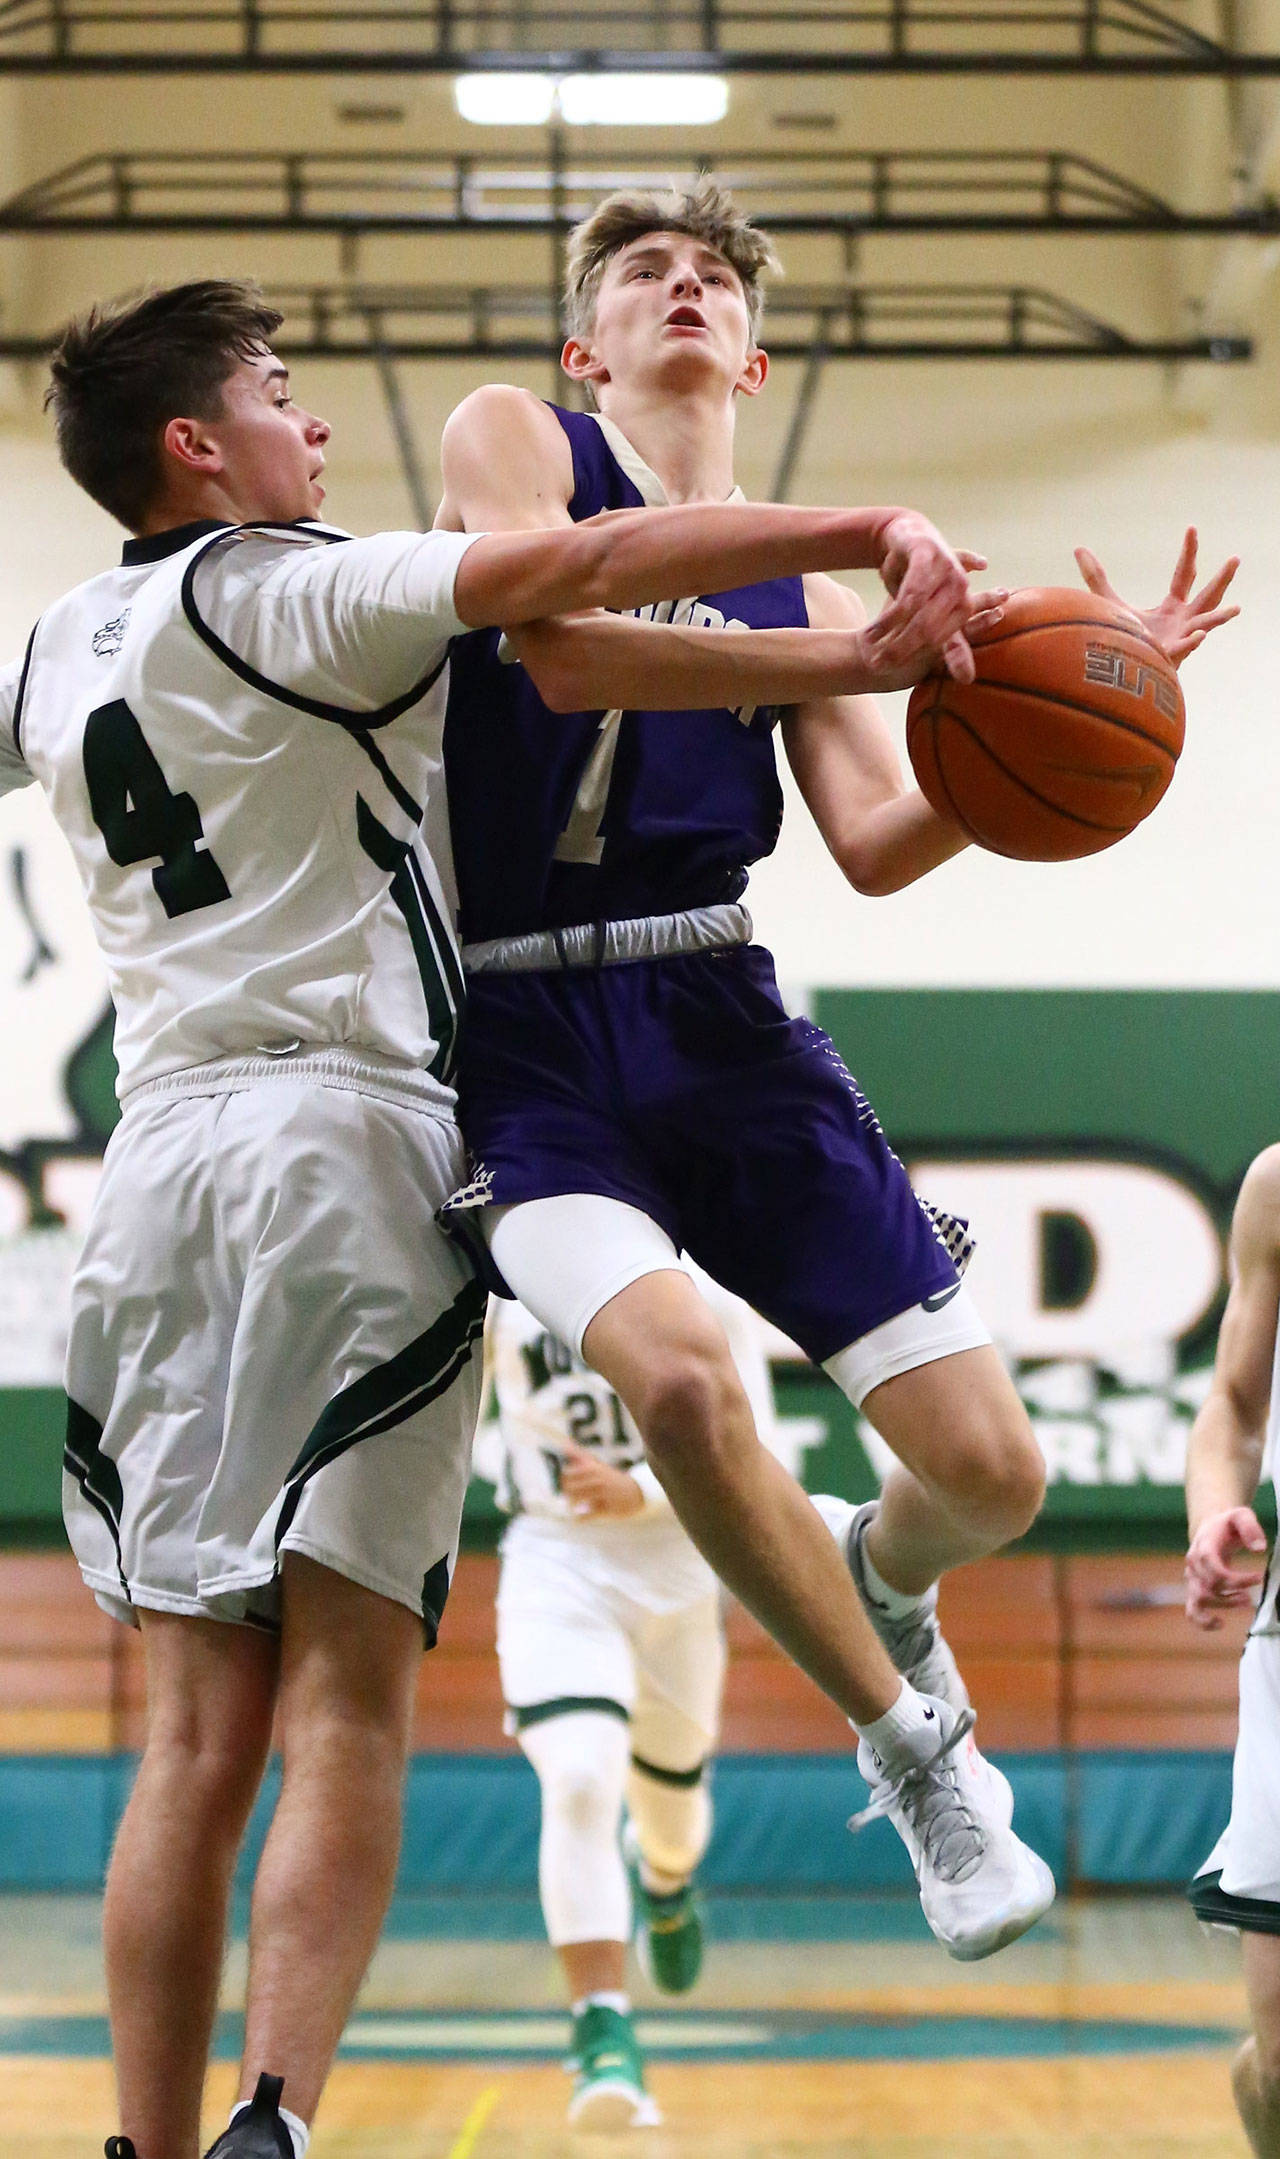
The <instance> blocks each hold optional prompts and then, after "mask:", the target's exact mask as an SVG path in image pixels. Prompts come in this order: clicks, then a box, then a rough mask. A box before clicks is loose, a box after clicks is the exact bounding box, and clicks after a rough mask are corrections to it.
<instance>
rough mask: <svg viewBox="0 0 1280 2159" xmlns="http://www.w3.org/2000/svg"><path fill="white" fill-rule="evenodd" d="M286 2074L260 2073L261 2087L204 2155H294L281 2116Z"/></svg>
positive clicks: (230, 2158)
mask: <svg viewBox="0 0 1280 2159" xmlns="http://www.w3.org/2000/svg"><path fill="white" fill-rule="evenodd" d="M283 2090H284V2078H283V2077H269V2076H265V2075H263V2076H260V2077H259V2078H258V2088H257V2090H256V2091H255V2093H254V2095H253V2098H252V2099H251V2100H250V2102H249V2105H248V2107H247V2108H246V2110H245V2112H244V2113H243V2114H237V2116H236V2118H235V2120H234V2121H233V2122H232V2124H231V2127H230V2128H229V2129H224V2130H223V2132H222V2135H221V2136H220V2137H219V2138H218V2141H217V2143H216V2144H211V2145H210V2146H209V2149H208V2151H207V2152H206V2153H205V2159H293V2138H292V2137H291V2136H290V2134H289V2129H288V2124H287V2123H285V2122H282V2121H281V2119H280V2094H281V2092H282V2091H283Z"/></svg>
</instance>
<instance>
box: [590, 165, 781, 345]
mask: <svg viewBox="0 0 1280 2159" xmlns="http://www.w3.org/2000/svg"><path fill="white" fill-rule="evenodd" d="M647 232H684V233H688V235H689V237H690V239H693V240H701V241H702V242H703V244H704V245H705V246H707V247H713V248H714V249H715V251H716V253H717V254H718V255H723V256H724V259H725V261H726V262H727V263H729V264H730V265H731V266H732V268H733V269H735V270H736V271H737V273H738V276H739V277H740V278H741V280H742V289H743V292H744V293H745V295H746V301H747V316H748V321H749V323H750V327H751V335H752V338H753V339H754V338H757V337H758V336H759V333H760V323H761V319H762V317H763V314H764V284H763V279H764V278H765V276H766V275H767V274H768V273H769V272H771V271H772V272H778V271H780V270H781V268H782V264H781V263H780V261H779V260H778V254H777V250H776V249H775V247H774V244H773V242H772V240H771V239H770V238H769V235H768V233H767V232H762V231H761V230H760V227H759V226H758V225H753V224H752V223H751V220H750V218H748V217H746V216H744V214H743V212H742V211H741V210H739V208H738V207H737V204H736V203H735V202H734V200H733V197H732V195H730V193H729V191H728V189H727V188H723V187H721V186H720V184H719V182H718V181H717V180H714V179H712V177H711V175H710V173H703V175H702V177H701V179H700V180H698V181H697V182H696V184H695V185H694V186H693V187H691V188H686V189H684V190H683V191H681V190H679V189H676V188H673V189H672V190H671V191H670V193H668V194H656V193H653V194H651V193H648V192H645V191H642V190H637V191H635V192H631V191H627V190H623V191H621V192H619V193H618V194H616V195H606V196H605V199H604V201H603V202H602V203H599V204H597V206H596V208H595V209H594V210H593V211H592V213H591V215H590V217H588V218H584V219H583V221H582V223H581V224H580V225H576V226H575V227H574V230H573V232H572V233H571V234H570V236H569V249H568V256H567V259H566V264H565V281H564V298H565V319H566V321H567V323H568V326H569V329H570V332H571V333H572V335H573V336H575V337H585V336H586V335H587V334H588V333H589V332H590V329H591V325H592V322H593V321H594V319H595V311H596V301H597V299H598V297H599V293H600V280H601V278H602V277H603V276H604V272H605V265H606V264H607V263H608V262H609V260H610V258H611V257H612V256H614V255H616V254H617V252H618V250H619V248H623V247H627V246H629V245H630V243H631V241H632V240H640V239H643V237H644V235H645V233H647Z"/></svg>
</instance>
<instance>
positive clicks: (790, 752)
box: [782, 577, 995, 897]
mask: <svg viewBox="0 0 1280 2159" xmlns="http://www.w3.org/2000/svg"><path fill="white" fill-rule="evenodd" d="M804 589H805V602H806V605H807V607H808V611H809V620H810V622H811V623H812V624H813V626H814V627H813V628H812V630H810V632H809V633H808V634H809V635H810V636H813V637H815V638H819V637H824V636H826V635H830V634H834V633H835V631H836V630H837V629H838V628H839V627H844V628H845V629H846V630H847V629H851V628H852V627H853V626H854V625H856V624H860V623H862V622H864V621H865V619H866V614H865V609H864V608H863V605H862V602H861V601H860V600H859V598H858V596H857V594H856V593H854V592H851V591H850V590H849V589H848V587H847V586H845V585H840V584H837V583H836V581H835V579H834V578H830V577H806V579H805V588H804ZM994 597H995V596H994V595H993V598H994ZM782 740H783V745H784V747H785V749H786V753H787V761H788V763H789V764H790V766H791V769H792V771H793V772H794V774H795V777H796V783H797V785H798V786H799V789H800V792H801V794H802V795H803V796H804V799H805V802H806V803H807V804H808V807H809V811H810V814H811V815H812V817H813V820H814V822H815V824H816V825H817V827H818V830H819V831H820V832H821V834H822V837H823V839H824V840H825V842H826V844H827V847H828V849H829V850H830V852H831V854H832V856H833V857H834V858H835V860H836V862H837V863H838V864H839V866H840V868H841V870H842V871H843V873H844V875H845V877H847V878H848V880H849V883H850V884H851V885H853V886H854V887H855V889H856V890H857V891H859V892H863V893H866V894H869V895H873V896H877V897H878V896H883V895H885V894H887V893H890V892H898V891H900V890H901V889H902V888H903V886H904V885H909V884H913V883H914V882H915V880H916V879H917V878H918V877H923V876H925V875H926V874H927V873H928V871H930V870H933V869H937V867H938V865H939V864H940V863H942V862H947V861H949V860H950V858H951V857H952V856H953V855H956V854H959V852H960V850H961V848H962V847H966V846H967V845H968V840H967V838H966V836H965V834H964V833H963V832H962V831H961V829H960V827H959V826H958V825H955V824H952V823H951V822H950V821H949V820H948V819H946V818H942V817H939V816H938V814H937V812H936V811H935V810H932V809H931V808H930V807H929V804H928V803H927V802H926V801H925V799H924V796H923V795H922V794H921V793H920V790H919V788H917V787H908V786H907V785H906V782H905V781H904V778H903V774H902V767H901V765H900V763H899V761H898V755H897V752H896V750H895V748H894V745H893V740H892V737H891V736H890V733H889V729H888V727H887V725H886V723H885V720H884V716H883V714H882V713H881V712H880V710H879V708H878V706H877V705H875V704H874V703H873V702H872V700H871V699H870V698H869V697H856V696H843V697H840V696H837V697H831V696H827V697H817V698H811V699H809V700H807V701H804V702H800V703H797V704H796V706H795V709H794V710H793V711H791V712H790V713H788V715H787V717H786V718H785V719H784V721H783V723H782Z"/></svg>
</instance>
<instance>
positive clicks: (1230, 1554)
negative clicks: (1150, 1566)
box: [1185, 1507, 1267, 1633]
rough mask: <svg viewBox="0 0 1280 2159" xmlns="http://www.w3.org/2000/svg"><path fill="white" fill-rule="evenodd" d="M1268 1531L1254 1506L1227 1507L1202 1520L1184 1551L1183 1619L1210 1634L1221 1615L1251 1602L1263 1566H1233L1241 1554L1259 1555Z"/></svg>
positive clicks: (1264, 1548) (1259, 1580) (1215, 1627)
mask: <svg viewBox="0 0 1280 2159" xmlns="http://www.w3.org/2000/svg"><path fill="white" fill-rule="evenodd" d="M1266 1549H1267V1537H1266V1531H1265V1530H1264V1529H1263V1527H1262V1524H1261V1522H1260V1521H1259V1520H1258V1517H1257V1515H1256V1514H1255V1513H1254V1511H1253V1509H1252V1507H1226V1508H1224V1509H1223V1511H1222V1513H1221V1514H1211V1515H1210V1516H1209V1517H1208V1519H1207V1520H1206V1521H1204V1522H1202V1523H1201V1524H1200V1527H1199V1529H1198V1530H1197V1531H1196V1533H1195V1535H1194V1537H1193V1538H1192V1539H1191V1543H1190V1545H1189V1546H1188V1549H1187V1561H1186V1570H1185V1571H1186V1581H1187V1618H1188V1619H1189V1620H1191V1622H1192V1624H1193V1625H1194V1626H1197V1627H1204V1628H1205V1629H1206V1630H1207V1631H1208V1632H1209V1633H1213V1632H1214V1631H1215V1629H1217V1628H1218V1627H1220V1626H1221V1625H1222V1614H1223V1613H1224V1612H1229V1611H1235V1610H1237V1609H1238V1608H1239V1606H1241V1605H1245V1604H1249V1603H1250V1602H1251V1601H1252V1598H1253V1593H1254V1591H1255V1589H1258V1588H1259V1587H1260V1586H1261V1584H1262V1580H1263V1576H1264V1572H1265V1569H1264V1568H1263V1567H1261V1566H1248V1565H1246V1566H1240V1565H1239V1564H1238V1563H1237V1564H1236V1565H1234V1566H1233V1565H1232V1561H1233V1560H1235V1561H1237V1562H1238V1561H1239V1559H1240V1557H1241V1555H1242V1554H1244V1553H1248V1552H1257V1553H1263V1552H1265V1551H1266Z"/></svg>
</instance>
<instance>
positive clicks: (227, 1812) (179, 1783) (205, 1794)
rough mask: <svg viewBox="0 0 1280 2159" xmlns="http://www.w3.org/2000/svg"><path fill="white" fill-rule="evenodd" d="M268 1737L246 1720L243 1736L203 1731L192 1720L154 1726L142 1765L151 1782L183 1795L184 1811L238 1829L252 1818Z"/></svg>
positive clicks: (167, 1721)
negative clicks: (251, 1810)
mask: <svg viewBox="0 0 1280 2159" xmlns="http://www.w3.org/2000/svg"><path fill="white" fill-rule="evenodd" d="M268 1736H269V1735H268V1733H267V1732H258V1731H256V1730H255V1729H254V1728H253V1724H252V1720H251V1719H247V1720H246V1728H245V1729H244V1730H242V1731H240V1732H233V1731H228V1730H225V1729H218V1730H216V1731H210V1730H208V1729H205V1728H202V1727H201V1725H200V1724H199V1723H198V1721H196V1720H195V1719H193V1718H167V1719H165V1720H163V1721H158V1722H155V1723H153V1725H152V1727H151V1730H150V1732H149V1733H148V1736H147V1744H146V1750H145V1753H144V1757H143V1759H144V1762H145V1764H146V1768H147V1774H148V1776H149V1777H150V1778H152V1779H155V1780H157V1781H162V1782H164V1783H166V1784H168V1785H169V1786H171V1787H172V1789H173V1790H174V1791H175V1792H177V1793H180V1794H181V1803H182V1806H183V1808H184V1810H185V1811H187V1812H188V1813H190V1814H192V1815H194V1816H196V1817H197V1818H198V1819H200V1820H201V1821H203V1822H205V1823H206V1824H207V1826H208V1828H209V1830H210V1832H211V1833H214V1832H216V1830H217V1828H218V1826H219V1824H224V1823H225V1824H228V1825H231V1826H233V1827H234V1825H235V1824H237V1823H238V1822H241V1821H242V1820H243V1817H244V1816H245V1815H246V1814H247V1813H248V1810H249V1808H250V1807H251V1806H252V1804H253V1801H254V1798H255V1796H256V1794H257V1790H258V1786H259V1784H260V1783H261V1781H262V1772H263V1769H264V1767H265V1764H266V1753H267V1742H268Z"/></svg>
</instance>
